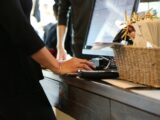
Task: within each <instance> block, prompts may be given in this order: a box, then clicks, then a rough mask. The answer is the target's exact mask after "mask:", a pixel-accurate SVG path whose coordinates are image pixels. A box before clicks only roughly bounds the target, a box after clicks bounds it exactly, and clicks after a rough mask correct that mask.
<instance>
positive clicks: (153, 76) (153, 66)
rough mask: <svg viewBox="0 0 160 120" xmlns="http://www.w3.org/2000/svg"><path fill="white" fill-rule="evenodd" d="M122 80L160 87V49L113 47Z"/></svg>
mask: <svg viewBox="0 0 160 120" xmlns="http://www.w3.org/2000/svg"><path fill="white" fill-rule="evenodd" d="M113 49H114V53H115V60H116V64H117V67H118V71H119V76H120V79H123V80H128V81H132V82H134V83H140V84H144V85H148V86H152V87H160V48H138V47H132V46H120V45H114V46H113Z"/></svg>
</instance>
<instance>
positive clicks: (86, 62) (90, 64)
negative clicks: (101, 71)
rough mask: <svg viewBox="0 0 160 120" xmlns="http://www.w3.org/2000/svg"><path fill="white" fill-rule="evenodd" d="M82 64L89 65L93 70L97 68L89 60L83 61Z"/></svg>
mask: <svg viewBox="0 0 160 120" xmlns="http://www.w3.org/2000/svg"><path fill="white" fill-rule="evenodd" d="M81 63H83V64H86V65H88V66H89V67H91V68H95V67H96V66H95V65H94V64H93V63H92V62H90V61H88V60H83V59H81Z"/></svg>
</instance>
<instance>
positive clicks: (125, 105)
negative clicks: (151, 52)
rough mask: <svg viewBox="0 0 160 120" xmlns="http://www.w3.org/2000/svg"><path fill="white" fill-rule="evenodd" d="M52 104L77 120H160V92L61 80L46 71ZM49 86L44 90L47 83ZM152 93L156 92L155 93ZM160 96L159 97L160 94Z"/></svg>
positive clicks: (74, 80)
mask: <svg viewBox="0 0 160 120" xmlns="http://www.w3.org/2000/svg"><path fill="white" fill-rule="evenodd" d="M43 74H44V76H45V80H43V81H41V83H42V86H43V87H44V90H45V91H47V89H49V88H51V89H52V91H47V92H46V94H47V96H52V99H51V98H49V99H50V102H51V104H52V105H53V106H56V107H57V108H59V109H60V110H62V111H63V112H65V113H67V114H68V115H70V116H72V117H73V118H75V119H77V120H160V98H159V97H157V98H156V97H154V94H155V91H156V94H155V95H160V90H157V89H156V90H149V93H150V94H152V93H153V94H152V96H151V97H150V96H148V94H147V92H146V91H145V90H143V91H142V92H141V90H137V89H136V90H132V89H122V88H119V87H115V86H112V85H109V84H107V83H104V82H102V81H100V80H98V81H94V80H84V79H79V78H76V77H71V76H58V75H55V74H53V73H52V72H50V71H43ZM47 82H48V83H49V84H48V86H45V83H47ZM152 91H153V92H152ZM158 93H159V94H158Z"/></svg>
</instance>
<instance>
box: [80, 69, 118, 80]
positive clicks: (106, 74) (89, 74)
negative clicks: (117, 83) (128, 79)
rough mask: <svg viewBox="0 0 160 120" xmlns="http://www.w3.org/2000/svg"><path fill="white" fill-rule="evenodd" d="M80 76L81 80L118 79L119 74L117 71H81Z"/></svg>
mask: <svg viewBox="0 0 160 120" xmlns="http://www.w3.org/2000/svg"><path fill="white" fill-rule="evenodd" d="M78 76H79V77H81V78H88V79H104V78H108V79H109V78H118V77H119V74H118V72H117V70H93V71H86V70H80V71H79V72H78Z"/></svg>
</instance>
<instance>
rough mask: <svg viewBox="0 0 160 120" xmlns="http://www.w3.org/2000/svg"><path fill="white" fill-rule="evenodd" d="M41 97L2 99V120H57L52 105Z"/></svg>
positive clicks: (0, 109) (0, 116) (28, 96)
mask: <svg viewBox="0 0 160 120" xmlns="http://www.w3.org/2000/svg"><path fill="white" fill-rule="evenodd" d="M41 95H42V94H41ZM41 95H37V94H35V95H34V94H33V95H26V96H19V97H17V98H9V99H1V100H0V120H56V118H55V115H54V112H53V110H52V107H51V105H50V104H49V102H48V100H47V99H46V98H45V96H43V95H42V96H41Z"/></svg>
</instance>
